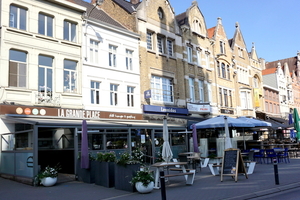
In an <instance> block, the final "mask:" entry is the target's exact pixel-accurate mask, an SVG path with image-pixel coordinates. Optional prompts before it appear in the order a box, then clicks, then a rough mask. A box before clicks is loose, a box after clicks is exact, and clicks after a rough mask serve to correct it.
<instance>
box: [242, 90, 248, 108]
mask: <svg viewBox="0 0 300 200" xmlns="http://www.w3.org/2000/svg"><path fill="white" fill-rule="evenodd" d="M240 97H241V107H242V108H243V109H250V108H251V97H250V92H247V91H241V93H240Z"/></svg>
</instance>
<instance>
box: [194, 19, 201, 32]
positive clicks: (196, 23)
mask: <svg viewBox="0 0 300 200" xmlns="http://www.w3.org/2000/svg"><path fill="white" fill-rule="evenodd" d="M193 28H194V32H195V33H198V34H200V33H201V25H200V22H199V21H198V20H197V19H196V20H194V21H193Z"/></svg>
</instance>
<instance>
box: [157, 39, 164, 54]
mask: <svg viewBox="0 0 300 200" xmlns="http://www.w3.org/2000/svg"><path fill="white" fill-rule="evenodd" d="M165 41H166V38H165V37H164V36H163V35H159V34H158V35H157V36H156V42H157V51H158V53H160V54H165Z"/></svg>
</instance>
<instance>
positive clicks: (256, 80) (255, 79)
mask: <svg viewBox="0 0 300 200" xmlns="http://www.w3.org/2000/svg"><path fill="white" fill-rule="evenodd" d="M253 87H254V88H258V78H257V77H256V76H255V77H254V78H253Z"/></svg>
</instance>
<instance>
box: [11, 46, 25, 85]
mask: <svg viewBox="0 0 300 200" xmlns="http://www.w3.org/2000/svg"><path fill="white" fill-rule="evenodd" d="M13 53H15V54H14V55H13ZM17 54H19V55H17ZM27 57H28V53H27V52H25V51H20V50H17V49H10V50H9V78H8V80H9V82H8V83H9V87H18V88H27V84H28V83H27V79H28V78H27V76H28V75H27V72H28V64H27V59H28V58H27ZM13 63H15V65H14V64H13ZM14 68H15V69H14Z"/></svg>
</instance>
